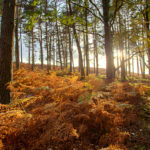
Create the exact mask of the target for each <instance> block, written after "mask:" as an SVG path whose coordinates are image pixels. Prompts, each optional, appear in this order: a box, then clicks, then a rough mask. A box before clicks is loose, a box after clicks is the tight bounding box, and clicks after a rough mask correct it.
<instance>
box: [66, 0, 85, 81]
mask: <svg viewBox="0 0 150 150" xmlns="http://www.w3.org/2000/svg"><path fill="white" fill-rule="evenodd" d="M68 2H69V11H70V15H72V8H71V4H70V0H68ZM72 28H73V34H74V37H75V40H76V44H77V49H78V54H79V67H80V71H81V80H82V79H84V78H85V73H84V67H83V59H82V51H81V47H80V42H79V38H78V34H77V32H76V27H75V23H73V25H72Z"/></svg>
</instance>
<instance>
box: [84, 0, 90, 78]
mask: <svg viewBox="0 0 150 150" xmlns="http://www.w3.org/2000/svg"><path fill="white" fill-rule="evenodd" d="M85 7H88V2H87V0H85ZM87 13H88V12H87V9H85V22H86V25H85V27H86V49H85V52H86V75H87V76H88V75H89V71H90V70H89V67H90V65H89V37H88V18H87V17H88V16H87Z"/></svg>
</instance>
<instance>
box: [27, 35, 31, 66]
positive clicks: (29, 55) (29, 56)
mask: <svg viewBox="0 0 150 150" xmlns="http://www.w3.org/2000/svg"><path fill="white" fill-rule="evenodd" d="M30 45H31V42H30V36H29V50H28V61H29V65H30V64H31V59H30V58H31V54H30V52H31V47H30Z"/></svg>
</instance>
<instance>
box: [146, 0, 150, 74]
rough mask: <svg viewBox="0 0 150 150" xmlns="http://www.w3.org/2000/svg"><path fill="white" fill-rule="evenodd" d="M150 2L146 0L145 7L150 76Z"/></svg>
mask: <svg viewBox="0 0 150 150" xmlns="http://www.w3.org/2000/svg"><path fill="white" fill-rule="evenodd" d="M149 18H150V17H149V2H148V0H146V6H145V26H146V36H147V50H148V65H149V75H150V19H149Z"/></svg>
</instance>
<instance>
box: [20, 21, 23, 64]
mask: <svg viewBox="0 0 150 150" xmlns="http://www.w3.org/2000/svg"><path fill="white" fill-rule="evenodd" d="M20 44H21V45H20V46H21V63H23V52H22V49H23V48H22V26H21V23H20Z"/></svg>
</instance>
